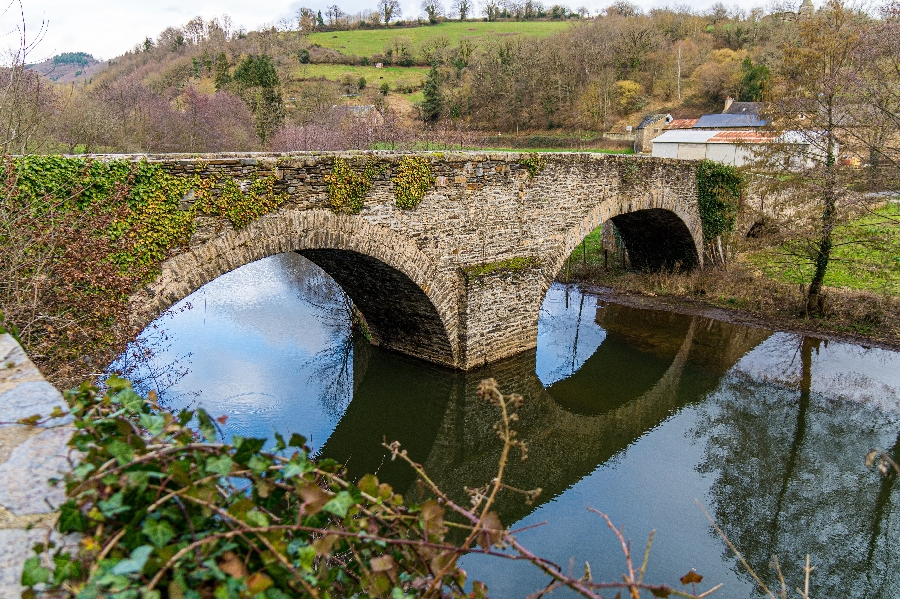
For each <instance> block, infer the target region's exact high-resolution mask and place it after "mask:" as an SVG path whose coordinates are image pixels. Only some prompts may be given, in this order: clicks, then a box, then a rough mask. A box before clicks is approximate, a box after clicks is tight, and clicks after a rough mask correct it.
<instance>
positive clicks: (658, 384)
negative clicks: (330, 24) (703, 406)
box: [322, 304, 770, 524]
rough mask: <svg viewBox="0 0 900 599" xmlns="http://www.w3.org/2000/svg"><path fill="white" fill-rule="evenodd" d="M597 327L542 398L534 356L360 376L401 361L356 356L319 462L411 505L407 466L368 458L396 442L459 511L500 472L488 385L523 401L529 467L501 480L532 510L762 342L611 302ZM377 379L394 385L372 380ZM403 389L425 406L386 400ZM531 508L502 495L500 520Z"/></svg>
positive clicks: (733, 329)
mask: <svg viewBox="0 0 900 599" xmlns="http://www.w3.org/2000/svg"><path fill="white" fill-rule="evenodd" d="M597 323H598V324H599V325H600V326H601V327H602V328H604V329H605V330H606V338H605V339H604V341H603V343H602V344H601V345H600V347H599V348H598V349H597V351H595V352H594V354H593V355H592V356H591V357H590V358H589V359H588V360H587V361H586V362H585V363H584V364H583V365H582V367H581V368H580V369H579V370H578V371H577V372H576V373H575V374H574V375H572V376H571V377H569V378H568V379H564V380H562V381H559V382H556V383H554V384H553V385H551V386H550V387H549V388H544V386H543V385H542V384H541V381H540V380H539V379H538V377H537V375H536V374H535V353H534V352H529V353H527V354H525V355H521V356H519V357H516V358H513V359H509V360H505V361H503V362H500V363H496V364H493V365H491V366H488V367H485V368H482V369H479V370H476V371H471V372H468V373H453V374H449V375H448V372H447V371H446V370H443V369H438V368H435V369H433V370H432V369H430V368H429V367H428V366H426V365H423V364H422V363H421V362H410V365H409V367H408V368H402V369H396V368H392V369H388V368H379V367H375V368H365V362H366V361H367V360H368V361H377V360H407V358H404V357H400V356H397V355H395V354H388V353H386V352H383V351H371V353H369V351H368V346H366V347H362V348H359V351H358V352H357V366H356V369H357V372H358V373H359V372H361V373H362V374H361V376H358V377H357V388H356V390H355V392H354V399H353V401H351V402H350V405H349V407H348V409H347V411H346V413H345V414H344V416H343V418H342V419H341V421H340V423H339V424H338V426H337V428H336V429H335V431H334V432H333V433H332V435H331V437H330V438H329V439H328V441H327V442H326V443H325V446H324V447H323V448H322V454H323V455H325V456H328V457H333V458H335V459H338V460H341V461H345V462H346V463H347V464H348V468H349V470H350V473H351V475H352V476H353V475H359V474H362V473H365V472H373V471H378V473H379V476H380V478H381V479H382V480H385V481H387V482H390V483H391V484H392V485H393V486H394V487H395V489H397V490H398V491H401V492H406V494H407V495H409V496H411V497H413V498H418V497H419V493H420V490H419V489H418V486H417V485H416V484H415V477H414V475H413V474H412V472H411V471H410V470H409V468H407V467H406V466H405V465H402V464H399V463H392V462H390V461H388V460H387V459H386V458H385V456H384V453H383V452H377V451H373V450H372V448H374V447H378V445H379V444H380V443H381V441H382V439H385V438H386V439H387V440H389V441H390V440H398V441H400V442H401V444H402V445H403V446H404V447H405V448H406V449H407V450H408V451H409V453H410V455H411V456H412V457H413V459H415V460H416V461H419V462H421V463H423V464H424V466H425V468H426V470H427V472H428V473H429V475H430V476H431V477H432V478H433V479H434V480H435V482H437V483H438V485H439V486H440V487H441V488H442V489H444V491H445V492H447V493H448V494H450V495H451V496H453V497H455V498H457V499H459V500H461V501H465V496H464V492H463V488H464V487H465V486H468V487H478V486H481V485H483V484H485V483H487V482H488V481H490V480H491V479H492V478H493V477H494V476H495V475H496V471H497V463H498V460H499V457H500V451H501V446H500V442H499V440H498V438H497V436H496V433H495V432H494V430H493V428H492V427H493V424H494V423H495V422H496V421H497V419H498V417H499V416H498V414H497V411H496V409H495V408H493V407H492V406H489V405H488V404H486V403H484V402H482V401H481V400H479V399H478V398H477V397H476V395H475V390H476V389H477V386H478V384H479V382H480V381H481V380H482V379H485V378H491V377H493V378H495V379H496V380H497V382H498V383H499V386H500V389H501V390H502V391H503V392H504V393H513V392H515V393H520V394H521V395H523V396H524V398H525V404H524V406H523V407H522V408H521V410H519V416H520V421H519V422H518V423H517V424H516V430H517V431H518V433H519V438H521V439H522V440H524V441H525V443H526V444H527V446H528V460H527V461H525V462H522V461H520V460H519V459H518V458H517V457H515V458H514V459H513V460H512V461H511V462H510V464H509V467H508V469H507V473H508V474H507V475H506V482H507V483H508V484H510V485H512V486H515V487H518V488H520V489H532V488H536V487H541V488H542V489H543V492H542V493H541V496H540V497H539V498H538V500H537V501H538V503H544V502H546V501H548V500H550V499H552V498H553V497H556V496H558V495H559V494H561V493H562V492H563V491H565V490H566V489H567V488H568V487H570V486H572V485H573V484H575V483H576V482H577V481H579V480H580V479H581V478H583V477H584V476H587V475H588V474H590V473H591V472H593V471H594V470H595V469H596V468H597V466H598V465H600V464H602V463H604V462H606V461H607V460H609V459H610V458H612V457H613V456H615V455H616V454H618V453H620V452H621V451H623V450H624V449H625V448H627V447H628V446H629V445H630V444H631V443H632V442H634V441H635V440H636V439H638V438H639V437H641V436H642V435H644V434H645V433H646V432H647V431H649V430H650V429H652V428H654V427H656V426H657V425H659V424H660V423H661V422H663V421H664V420H666V419H667V418H668V417H669V416H670V415H672V414H673V413H674V412H675V411H677V410H678V409H680V408H682V407H684V406H686V405H688V404H690V403H693V402H696V401H699V400H702V399H703V398H704V397H705V396H706V395H707V394H708V393H709V392H710V391H712V390H713V389H715V388H716V387H717V386H718V384H719V381H720V379H721V378H722V376H723V375H724V374H725V373H726V372H727V371H728V370H729V369H730V368H731V367H732V366H734V364H735V363H736V362H737V361H738V360H739V359H740V358H741V357H742V356H743V355H745V354H746V353H747V352H749V351H750V350H752V349H753V348H754V347H756V346H757V345H759V344H760V343H761V342H762V341H763V340H765V339H766V338H767V337H768V336H769V334H770V333H769V332H768V331H765V330H762V329H751V328H747V327H745V326H739V325H732V324H729V323H725V322H720V321H715V320H711V319H708V318H703V317H696V316H695V317H690V316H684V315H680V314H673V313H668V312H661V311H652V310H640V309H635V308H629V307H624V306H620V305H615V304H608V305H606V306H605V307H602V308H598V310H597ZM367 353H368V355H366V354H367ZM373 365H374V364H373ZM423 368H424V369H425V371H424V372H423ZM398 370H399V371H400V373H401V374H400V375H399V376H398ZM388 372H391V373H392V374H387V373H388ZM370 373H371V374H370ZM385 376H390V377H391V381H389V382H385V381H380V380H377V379H379V378H381V377H385ZM399 388H405V393H406V394H409V395H412V396H417V397H421V402H420V403H418V404H417V405H415V406H413V407H412V408H411V407H410V406H409V405H400V404H399V402H397V401H395V397H393V395H392V393H391V391H390V390H391V389H399ZM410 391H412V393H410ZM533 509H535V506H527V505H525V502H524V500H523V499H522V498H521V497H519V496H515V495H514V494H512V493H501V496H500V500H499V502H498V510H499V512H500V517H501V520H502V522H504V523H506V524H511V523H513V522H516V521H518V520H520V519H521V518H523V517H525V516H526V515H528V513H530V512H531V511H532V510H533Z"/></svg>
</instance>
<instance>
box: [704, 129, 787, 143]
mask: <svg viewBox="0 0 900 599" xmlns="http://www.w3.org/2000/svg"><path fill="white" fill-rule="evenodd" d="M710 133H716V132H715V131H710ZM777 138H778V136H777V135H776V134H774V133H771V132H769V131H719V132H718V133H716V134H715V135H713V136H712V137H711V138H709V140H708V141H707V143H746V144H762V143H768V142H771V141H775V140H776V139H777Z"/></svg>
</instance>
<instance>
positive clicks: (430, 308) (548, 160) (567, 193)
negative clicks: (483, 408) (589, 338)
mask: <svg viewBox="0 0 900 599" xmlns="http://www.w3.org/2000/svg"><path fill="white" fill-rule="evenodd" d="M404 155H405V154H403V153H398V152H349V153H348V152H344V153H327V152H323V153H292V154H240V155H237V154H234V155H205V156H183V155H157V156H140V157H134V158H135V159H146V160H148V161H149V162H151V163H159V164H160V165H161V166H162V167H163V168H164V169H165V170H166V171H168V172H170V173H171V174H174V175H183V176H192V177H193V176H195V175H199V176H200V177H201V178H218V179H221V178H222V177H232V178H234V179H236V180H237V182H238V183H239V184H240V185H241V186H242V188H245V187H246V186H247V185H249V184H250V183H251V182H252V181H253V180H254V179H258V178H260V177H274V185H275V191H276V192H279V193H283V194H285V197H286V201H285V202H283V203H282V204H281V205H280V207H279V208H278V209H277V210H275V211H273V212H271V213H269V214H266V215H264V216H261V217H259V218H258V219H256V220H255V221H253V222H251V223H250V224H249V225H247V226H246V227H244V228H242V229H240V230H234V229H233V228H231V227H230V226H223V225H222V224H221V220H220V219H213V218H211V217H203V216H198V217H197V221H196V222H195V233H194V235H193V237H192V239H191V241H190V243H189V244H188V245H187V246H186V247H183V248H180V249H179V250H177V252H176V253H174V254H173V255H172V256H171V257H169V258H168V259H167V260H166V261H165V262H164V263H163V264H162V267H161V273H160V275H159V276H158V278H157V279H156V280H155V281H154V282H153V283H152V284H150V285H148V286H147V287H146V288H145V289H144V290H142V291H141V292H139V293H138V294H136V295H135V296H134V297H133V298H132V314H133V319H134V321H135V323H136V324H139V325H146V324H147V323H149V322H150V321H151V320H152V319H153V318H155V317H156V316H158V315H159V314H161V313H162V312H163V311H164V310H166V309H167V308H169V307H170V306H171V305H173V304H174V303H175V302H177V301H179V300H181V299H183V298H185V297H187V296H188V295H189V294H190V293H192V292H193V291H195V290H196V289H198V288H199V287H200V286H202V285H203V284H205V283H207V282H209V281H211V280H212V279H215V278H216V277H218V276H220V275H222V274H224V273H226V272H228V271H230V270H233V269H236V268H238V267H240V266H243V265H244V264H247V263H249V262H253V261H255V260H259V259H261V258H265V257H267V256H270V255H273V254H278V253H282V252H290V251H295V252H299V253H300V254H302V255H303V256H305V257H307V258H308V259H310V260H312V261H313V262H314V263H316V264H317V265H319V266H320V267H321V268H322V269H324V270H325V271H326V272H327V273H328V274H329V275H330V276H331V277H333V278H334V279H335V281H337V282H338V283H339V284H340V285H341V287H343V289H344V290H345V291H346V292H347V294H348V295H349V296H350V298H351V299H352V300H353V302H354V303H355V304H356V306H357V307H358V308H359V310H360V312H361V313H362V314H363V316H364V317H365V319H366V323H367V325H368V327H369V330H370V332H371V334H372V337H373V342H375V343H377V344H379V345H381V346H383V347H387V348H390V349H393V350H396V351H400V352H403V353H406V354H410V355H414V356H417V357H420V358H423V359H425V360H428V361H431V362H435V363H438V364H442V365H446V366H449V367H453V368H458V369H462V370H468V369H471V368H474V367H477V366H480V365H483V364H486V363H489V362H493V361H496V360H499V359H502V358H505V357H508V356H511V355H514V354H517V353H519V352H521V351H524V350H526V349H530V348H532V347H534V346H535V345H536V343H537V321H538V311H539V309H540V305H541V302H542V300H543V297H544V294H545V292H546V291H547V289H548V288H549V286H550V284H551V283H552V281H553V280H554V278H555V277H556V275H557V274H558V273H559V271H560V269H561V268H562V267H563V266H564V264H565V260H566V258H567V257H568V256H569V255H570V253H571V252H572V251H573V249H574V248H575V247H577V246H578V245H579V244H580V243H581V241H582V240H583V239H584V237H585V236H587V235H588V234H589V233H590V232H591V231H592V230H593V229H595V228H596V227H597V226H599V225H600V224H601V223H603V222H606V221H612V222H614V223H615V224H616V228H617V230H618V231H619V233H620V235H621V238H622V240H623V241H624V244H625V247H626V248H627V250H628V253H629V256H630V259H631V262H632V264H633V265H636V266H639V267H644V268H671V267H672V266H674V265H675V264H680V265H681V266H682V267H686V268H692V267H695V266H699V265H701V260H702V231H701V221H700V215H699V212H698V208H697V200H696V180H695V169H696V166H695V165H694V164H693V163H688V162H678V161H671V160H662V159H654V158H637V157H630V156H607V155H597V154H580V153H579V154H576V153H554V154H519V153H476V152H452V153H438V152H419V153H416V154H415V155H417V156H421V157H424V158H425V159H427V161H428V163H429V165H430V168H431V171H432V174H433V176H434V184H433V185H432V186H431V187H430V188H429V189H428V191H427V192H426V194H425V196H424V198H423V199H422V201H421V203H419V205H418V206H417V207H415V208H414V209H411V210H403V209H400V208H398V207H397V206H396V200H395V195H394V193H395V183H394V181H393V179H394V177H395V173H396V171H397V166H398V165H399V163H400V160H401V158H402V156H404ZM336 160H344V161H346V162H347V163H348V164H349V165H350V166H351V167H352V168H353V169H354V170H355V171H356V172H357V173H362V172H363V169H364V168H365V166H366V165H367V164H370V165H371V164H376V165H377V166H378V167H379V168H378V169H376V170H377V171H378V173H377V174H376V175H375V176H374V177H373V179H372V186H371V189H370V190H369V192H368V194H367V195H366V197H365V201H364V206H363V207H362V209H361V211H360V212H359V213H358V214H353V215H349V214H337V213H335V212H334V211H332V209H331V204H330V202H329V196H328V182H327V180H326V177H327V176H328V175H329V174H330V173H331V172H332V170H333V168H334V166H335V163H336ZM192 198H193V194H192V193H188V194H187V195H186V196H185V198H183V200H182V208H183V209H185V210H187V209H189V208H190V205H191V202H192Z"/></svg>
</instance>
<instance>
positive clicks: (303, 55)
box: [297, 48, 309, 64]
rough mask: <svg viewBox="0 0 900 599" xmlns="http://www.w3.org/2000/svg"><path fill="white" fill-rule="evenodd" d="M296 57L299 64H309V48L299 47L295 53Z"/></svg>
mask: <svg viewBox="0 0 900 599" xmlns="http://www.w3.org/2000/svg"><path fill="white" fill-rule="evenodd" d="M297 58H298V59H299V60H300V64H309V50H307V49H306V48H303V49H301V50H300V52H298V53H297Z"/></svg>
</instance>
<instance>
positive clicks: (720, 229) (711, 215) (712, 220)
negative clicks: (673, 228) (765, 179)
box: [697, 160, 744, 241]
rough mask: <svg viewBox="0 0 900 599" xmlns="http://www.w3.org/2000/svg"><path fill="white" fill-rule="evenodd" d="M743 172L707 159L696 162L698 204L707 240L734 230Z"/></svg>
mask: <svg viewBox="0 0 900 599" xmlns="http://www.w3.org/2000/svg"><path fill="white" fill-rule="evenodd" d="M743 190H744V176H743V175H742V174H741V173H740V171H738V170H737V169H736V168H734V167H733V166H728V165H726V164H720V163H718V162H712V161H711V160H704V161H703V162H701V163H700V164H699V165H698V166H697V204H698V207H699V209H700V219H701V221H702V222H703V238H704V239H705V240H706V241H709V240H711V239H715V238H716V237H718V236H720V235H723V234H726V233H730V232H731V231H733V230H734V220H735V218H736V217H737V209H738V204H739V202H740V199H741V193H742V192H743Z"/></svg>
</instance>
